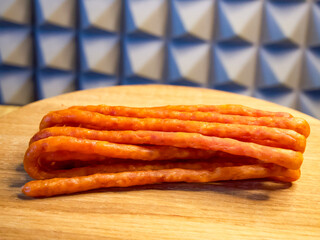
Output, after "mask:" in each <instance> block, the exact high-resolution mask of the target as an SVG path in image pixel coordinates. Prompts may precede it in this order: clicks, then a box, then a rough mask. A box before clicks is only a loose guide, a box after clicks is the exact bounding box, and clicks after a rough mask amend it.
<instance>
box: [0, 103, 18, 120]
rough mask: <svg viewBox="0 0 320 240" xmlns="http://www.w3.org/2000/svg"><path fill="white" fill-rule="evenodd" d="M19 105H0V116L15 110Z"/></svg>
mask: <svg viewBox="0 0 320 240" xmlns="http://www.w3.org/2000/svg"><path fill="white" fill-rule="evenodd" d="M19 108H21V107H19V106H6V105H0V117H1V116H4V115H6V114H8V113H9V112H13V111H15V110H18V109H19Z"/></svg>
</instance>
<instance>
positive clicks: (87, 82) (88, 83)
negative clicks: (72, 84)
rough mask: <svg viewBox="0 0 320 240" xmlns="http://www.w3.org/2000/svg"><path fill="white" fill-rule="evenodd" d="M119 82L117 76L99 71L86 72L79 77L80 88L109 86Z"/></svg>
mask: <svg viewBox="0 0 320 240" xmlns="http://www.w3.org/2000/svg"><path fill="white" fill-rule="evenodd" d="M117 84H119V79H118V77H117V76H108V75H104V74H99V73H90V72H89V73H84V74H81V75H80V77H79V89H81V90H83V89H91V88H100V87H109V86H114V85H117Z"/></svg>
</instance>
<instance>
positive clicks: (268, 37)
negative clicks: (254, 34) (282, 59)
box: [262, 1, 309, 45]
mask: <svg viewBox="0 0 320 240" xmlns="http://www.w3.org/2000/svg"><path fill="white" fill-rule="evenodd" d="M308 9H309V6H308V2H307V1H287V2H285V1H267V3H266V8H265V21H264V23H263V25H262V29H263V34H262V41H263V42H264V43H268V44H273V43H283V44H293V45H302V44H303V43H304V42H305V40H306V33H307V23H308V14H309V12H308Z"/></svg>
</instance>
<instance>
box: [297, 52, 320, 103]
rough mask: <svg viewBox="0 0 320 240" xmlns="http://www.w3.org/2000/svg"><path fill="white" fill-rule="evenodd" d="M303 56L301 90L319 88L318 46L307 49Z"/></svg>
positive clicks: (319, 59) (319, 62)
mask: <svg viewBox="0 0 320 240" xmlns="http://www.w3.org/2000/svg"><path fill="white" fill-rule="evenodd" d="M305 57H306V59H305V61H304V72H303V81H301V88H302V89H303V90H316V89H320V77H319V76H320V47H319V48H310V49H308V50H307V51H306V56H305ZM319 108H320V107H319Z"/></svg>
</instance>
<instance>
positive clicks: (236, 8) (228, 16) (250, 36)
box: [217, 0, 263, 43]
mask: <svg viewBox="0 0 320 240" xmlns="http://www.w3.org/2000/svg"><path fill="white" fill-rule="evenodd" d="M262 4H263V3H262V1H251V0H249V1H248V0H240V1H220V4H219V24H218V28H217V30H218V34H217V38H218V40H219V41H239V42H242V41H243V42H251V43H257V42H258V40H259V37H260V24H261V19H262Z"/></svg>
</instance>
